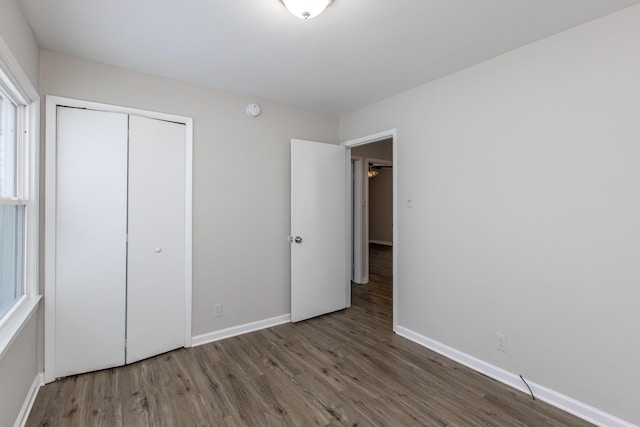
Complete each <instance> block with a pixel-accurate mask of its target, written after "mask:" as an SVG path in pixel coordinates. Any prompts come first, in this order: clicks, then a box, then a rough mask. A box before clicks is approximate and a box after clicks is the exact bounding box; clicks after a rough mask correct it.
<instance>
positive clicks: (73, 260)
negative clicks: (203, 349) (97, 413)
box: [55, 107, 127, 377]
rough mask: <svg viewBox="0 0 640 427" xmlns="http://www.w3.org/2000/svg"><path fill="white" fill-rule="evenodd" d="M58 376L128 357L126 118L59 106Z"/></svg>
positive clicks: (56, 337) (56, 374)
mask: <svg viewBox="0 0 640 427" xmlns="http://www.w3.org/2000/svg"><path fill="white" fill-rule="evenodd" d="M57 116H58V125H57V153H56V154H57V159H56V160H57V163H56V168H57V179H56V185H57V188H56V193H57V206H56V261H55V265H56V278H55V280H56V309H55V339H56V341H55V371H56V372H55V376H56V377H62V376H67V375H72V374H76V373H80V372H87V371H95V370H98V369H104V368H109V367H112V366H118V365H122V364H123V363H124V357H125V349H124V346H125V339H124V338H125V335H124V333H125V282H126V257H127V249H126V219H127V215H126V213H127V115H126V114H119V113H106V112H99V111H92V110H83V109H76V108H64V107H58V110H57Z"/></svg>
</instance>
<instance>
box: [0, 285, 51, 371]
mask: <svg viewBox="0 0 640 427" xmlns="http://www.w3.org/2000/svg"><path fill="white" fill-rule="evenodd" d="M41 298H42V296H41V295H37V296H35V297H32V298H29V297H27V298H25V299H24V300H22V301H21V302H20V303H18V306H17V307H16V308H15V309H14V310H13V312H12V313H10V314H9V315H8V317H7V318H6V319H5V321H4V322H3V323H2V325H1V326H0V360H2V358H3V357H4V354H5V353H6V352H7V350H9V348H10V347H11V344H13V341H14V340H15V339H16V338H17V337H18V335H19V334H20V331H22V328H24V326H25V325H26V324H27V323H28V322H29V320H30V319H31V316H33V313H35V312H36V309H37V308H38V304H39V303H40V299H41Z"/></svg>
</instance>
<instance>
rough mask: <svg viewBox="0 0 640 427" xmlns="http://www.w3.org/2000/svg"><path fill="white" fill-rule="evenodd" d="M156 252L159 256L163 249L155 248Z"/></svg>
mask: <svg viewBox="0 0 640 427" xmlns="http://www.w3.org/2000/svg"><path fill="white" fill-rule="evenodd" d="M154 251H155V252H156V253H157V254H159V253H160V252H162V248H155V249H154Z"/></svg>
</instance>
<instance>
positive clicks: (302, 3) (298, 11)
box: [282, 0, 332, 19]
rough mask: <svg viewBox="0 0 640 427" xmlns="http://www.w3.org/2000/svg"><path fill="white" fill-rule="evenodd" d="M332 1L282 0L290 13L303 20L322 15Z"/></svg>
mask: <svg viewBox="0 0 640 427" xmlns="http://www.w3.org/2000/svg"><path fill="white" fill-rule="evenodd" d="M331 1H332V0H282V2H283V3H284V5H285V6H286V8H287V9H289V12H291V13H292V14H294V15H295V16H297V17H298V18H301V19H309V18H313V17H315V16H318V15H320V14H321V13H322V12H323V11H324V10H325V9H326V8H327V6H329V5H330V4H331Z"/></svg>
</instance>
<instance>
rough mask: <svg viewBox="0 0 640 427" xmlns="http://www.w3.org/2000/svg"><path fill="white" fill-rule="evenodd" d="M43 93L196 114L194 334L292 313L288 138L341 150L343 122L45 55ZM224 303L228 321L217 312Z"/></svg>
mask: <svg viewBox="0 0 640 427" xmlns="http://www.w3.org/2000/svg"><path fill="white" fill-rule="evenodd" d="M40 65H41V69H40V77H41V79H40V87H41V96H42V97H43V98H44V96H45V95H58V96H64V97H69V98H77V99H83V100H89V101H95V102H101V103H107V104H115V105H122V106H126V107H132V108H139V109H145V110H152V111H160V112H165V113H173V114H178V115H183V116H190V117H193V119H194V121H193V126H194V172H193V323H192V328H193V329H192V331H193V335H194V336H196V335H201V334H206V333H210V332H214V331H219V330H221V329H224V328H228V327H232V326H238V325H243V324H246V323H250V322H254V321H258V320H264V319H269V318H272V317H276V316H280V315H284V314H288V313H289V312H290V289H289V286H290V262H289V251H290V248H289V243H288V242H287V239H286V237H287V235H288V234H289V228H290V207H289V188H290V178H289V173H290V165H289V159H290V151H289V144H290V139H291V138H300V139H309V140H315V141H321V142H329V143H337V141H338V117H336V116H330V115H322V114H318V113H313V112H309V111H305V110H301V109H297V108H292V107H286V106H282V105H277V104H273V103H268V102H262V101H260V100H257V101H258V102H259V103H260V105H261V106H262V111H263V112H262V115H261V116H260V117H259V118H257V119H252V118H250V117H248V116H247V115H246V113H245V106H246V105H247V104H248V103H249V102H253V101H256V100H255V99H253V98H248V97H244V96H240V95H235V94H231V93H227V92H222V91H218V90H214V89H210V88H206V87H202V86H196V85H191V84H187V83H182V82H178V81H174V80H169V79H166V78H161V77H157V76H152V75H148V74H143V73H139V72H134V71H128V70H123V69H120V68H116V67H112V66H107V65H103V64H98V63H95V62H90V61H85V60H80V59H77V58H73V57H69V56H64V55H60V54H57V53H53V52H48V51H42V52H41V57H40ZM217 303H221V304H223V316H222V317H214V312H213V306H214V305H215V304H217Z"/></svg>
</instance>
